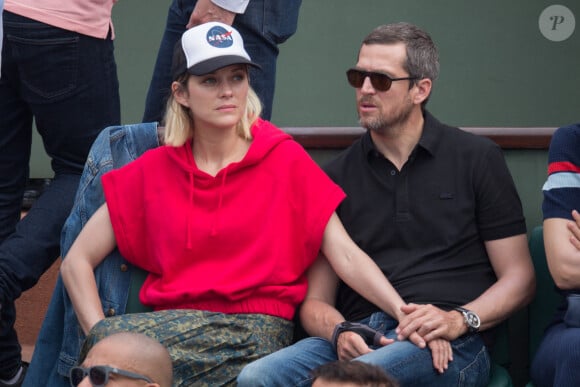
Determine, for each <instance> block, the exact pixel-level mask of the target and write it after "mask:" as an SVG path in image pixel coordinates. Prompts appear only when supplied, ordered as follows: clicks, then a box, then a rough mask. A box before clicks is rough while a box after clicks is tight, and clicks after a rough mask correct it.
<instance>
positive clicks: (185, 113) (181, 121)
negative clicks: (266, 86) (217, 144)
mask: <svg viewBox="0 0 580 387" xmlns="http://www.w3.org/2000/svg"><path fill="white" fill-rule="evenodd" d="M189 77H190V75H189V74H188V73H184V74H183V75H181V76H180V77H178V78H177V79H176V82H179V83H180V87H186V85H187V80H188V79H189ZM261 113H262V103H261V102H260V98H258V95H257V94H256V92H255V91H254V90H253V89H252V87H250V88H249V89H248V96H247V98H246V109H245V111H244V114H243V115H242V119H241V120H240V121H239V122H238V123H237V125H236V132H237V134H238V135H239V136H240V137H241V138H243V139H245V140H251V139H252V132H251V127H252V125H253V124H254V122H255V121H256V119H257V118H258V117H259V116H260V114H261ZM164 121H165V138H164V140H165V144H166V145H170V146H175V147H179V146H182V145H183V144H185V143H186V142H187V141H188V140H189V139H191V138H192V137H193V131H194V130H195V128H194V125H193V117H192V113H191V110H190V109H189V108H187V107H185V106H183V105H181V104H180V103H178V102H177V101H176V100H175V97H174V95H173V94H172V95H171V96H170V97H169V100H168V101H167V109H166V112H165V120H164Z"/></svg>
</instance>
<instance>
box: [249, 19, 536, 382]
mask: <svg viewBox="0 0 580 387" xmlns="http://www.w3.org/2000/svg"><path fill="white" fill-rule="evenodd" d="M438 70H439V61H438V53H437V49H436V47H435V44H434V43H433V41H432V40H431V38H430V36H429V35H428V34H427V33H425V32H424V31H422V30H421V29H419V28H418V27H416V26H414V25H411V24H407V23H397V24H390V25H386V26H380V27H378V28H376V29H375V30H373V31H372V32H371V33H370V34H369V35H368V36H367V37H366V38H365V39H364V41H363V44H362V46H361V49H360V51H359V56H358V62H357V64H356V66H355V67H354V68H353V69H351V70H349V71H348V72H347V76H348V80H349V83H350V84H351V85H352V86H353V87H354V88H355V90H356V102H357V109H358V114H359V118H360V124H361V126H363V127H365V128H366V129H367V133H366V134H365V135H364V136H363V137H362V138H361V139H360V140H358V141H357V142H356V143H354V144H353V145H352V146H351V147H350V148H349V149H347V150H346V151H345V152H343V153H342V154H341V155H340V156H339V157H338V158H337V159H336V160H334V161H333V162H331V163H330V164H329V165H328V166H327V168H326V171H327V172H328V173H329V175H330V176H331V177H332V178H333V179H334V180H335V181H336V182H337V183H338V184H339V185H341V186H342V188H343V189H344V190H345V192H346V193H347V199H346V200H345V201H344V202H343V203H342V204H341V205H340V207H339V210H338V214H339V216H340V217H341V220H342V222H343V223H344V225H345V227H346V229H347V231H348V232H349V234H350V235H351V237H352V238H353V240H354V241H355V242H356V243H358V245H359V246H360V247H361V248H362V249H363V250H365V251H366V252H367V253H368V254H369V255H370V256H371V257H372V258H373V259H374V260H375V261H376V262H377V264H378V265H379V266H380V267H381V269H382V270H383V272H384V273H385V275H386V276H387V278H388V279H389V280H390V281H391V283H392V285H393V286H394V288H395V289H396V290H397V292H398V293H399V295H400V296H401V297H402V298H403V300H405V302H406V303H407V304H406V305H404V306H402V307H401V311H400V313H399V314H398V315H397V316H389V315H388V314H386V313H384V312H382V311H381V310H379V309H378V308H377V307H375V306H374V305H372V304H370V303H369V302H367V301H366V300H364V299H363V298H361V297H360V296H359V295H358V294H356V293H354V292H353V291H352V290H351V289H349V288H348V287H347V286H345V284H343V283H340V284H339V283H338V281H337V279H336V275H335V274H334V273H333V272H332V270H330V269H329V266H328V264H327V263H326V262H324V261H323V260H321V261H319V262H317V264H315V265H314V266H313V267H312V269H311V270H310V273H309V284H310V287H309V291H308V295H307V298H306V300H305V301H304V304H303V306H302V308H301V311H300V321H301V323H302V325H303V327H304V328H305V330H306V332H307V333H308V334H310V335H311V336H317V337H311V338H307V339H304V340H302V341H299V342H298V343H296V344H294V345H293V346H291V347H288V348H285V349H283V350H281V351H279V352H277V353H274V354H272V355H269V356H267V357H265V358H262V359H260V360H258V361H257V362H255V363H252V364H250V365H248V366H247V367H246V368H245V369H244V370H243V371H242V373H241V374H240V377H239V380H238V381H239V385H240V386H246V385H250V384H253V385H268V386H274V385H285V386H289V385H302V384H306V385H307V384H308V383H309V382H310V377H309V376H308V374H309V371H310V370H311V369H312V368H314V367H316V366H319V365H320V364H324V363H327V362H330V361H335V360H336V359H337V358H338V359H341V360H351V359H356V360H360V361H363V362H367V363H372V364H377V365H380V366H381V367H382V368H383V369H384V370H385V371H386V372H387V373H389V374H390V375H392V376H393V377H394V378H395V379H397V380H398V382H399V383H400V384H401V385H402V386H419V385H420V386H429V385H433V386H441V385H445V386H451V385H458V384H459V382H460V380H461V381H462V383H463V385H469V386H485V385H486V384H487V383H488V379H489V370H490V359H489V351H488V348H489V346H491V345H492V343H493V336H494V335H493V327H494V326H496V325H497V324H498V323H500V322H501V321H503V320H505V319H506V318H507V317H508V316H509V315H510V314H512V313H513V312H514V311H516V310H517V309H519V308H521V307H523V306H524V305H526V304H527V303H528V302H529V301H530V300H531V298H532V297H533V294H534V286H535V278H534V271H533V266H532V262H531V258H530V254H529V251H528V246H527V237H526V227H525V222H524V217H523V214H522V208H521V203H520V200H519V197H518V194H517V192H516V189H515V186H514V183H513V181H512V178H511V176H510V174H509V171H508V169H507V166H506V164H505V161H504V159H503V155H502V152H501V149H500V148H499V147H498V146H496V145H495V144H493V143H492V142H491V141H489V140H488V139H486V138H483V137H479V136H475V135H472V134H469V133H466V132H463V131H461V130H459V129H457V128H452V127H449V126H446V125H444V124H441V123H440V122H439V121H437V120H436V119H435V118H434V117H433V116H432V115H431V114H430V113H429V112H428V111H426V110H425V104H426V103H427V100H428V98H429V95H430V93H431V90H432V87H433V82H434V80H435V79H436V78H437V75H438ZM337 286H338V287H337ZM345 320H346V321H348V323H347V322H345ZM352 322H356V323H360V324H363V325H362V326H358V325H356V324H355V325H353V324H352ZM365 327H366V328H368V327H370V328H372V329H376V330H379V331H380V332H383V333H384V335H385V336H386V337H387V338H391V339H397V341H395V342H394V343H392V344H389V343H385V342H384V341H383V342H382V343H381V344H380V345H379V346H375V345H371V346H369V344H367V342H366V341H365V339H364V338H365V337H369V335H368V332H367V331H368V329H366V330H365V329H364V328H365ZM409 338H410V339H409ZM368 342H372V340H368ZM442 342H443V343H444V344H443V345H442V344H441V343H442ZM449 345H450V346H451V349H452V352H451V353H450V352H449V350H450V348H449ZM268 370H274V371H268Z"/></svg>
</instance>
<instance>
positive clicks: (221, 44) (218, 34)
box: [171, 22, 260, 79]
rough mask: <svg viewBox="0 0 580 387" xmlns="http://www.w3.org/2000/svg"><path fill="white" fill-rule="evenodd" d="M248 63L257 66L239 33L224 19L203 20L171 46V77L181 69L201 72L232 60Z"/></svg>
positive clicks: (193, 72)
mask: <svg viewBox="0 0 580 387" xmlns="http://www.w3.org/2000/svg"><path fill="white" fill-rule="evenodd" d="M238 63H240V64H248V65H251V66H254V67H257V68H260V66H259V65H257V64H256V63H254V62H252V59H251V58H250V55H248V53H247V52H246V50H245V49H244V41H243V40H242V36H241V35H240V33H239V32H238V31H237V30H236V29H235V28H233V27H232V26H229V25H227V24H224V23H219V22H209V23H204V24H201V25H198V26H195V27H193V28H190V29H189V30H187V31H185V32H184V33H183V35H182V36H181V39H180V41H179V42H178V43H177V45H176V47H175V52H174V55H173V65H172V71H171V73H172V74H173V79H176V78H177V77H178V76H180V75H181V74H183V73H184V72H186V71H187V72H188V73H190V74H192V75H204V74H208V73H211V72H213V71H215V70H218V69H220V68H222V67H225V66H229V65H232V64H238Z"/></svg>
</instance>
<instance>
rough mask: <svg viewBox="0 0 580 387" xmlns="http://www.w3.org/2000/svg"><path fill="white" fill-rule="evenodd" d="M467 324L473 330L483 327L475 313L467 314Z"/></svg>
mask: <svg viewBox="0 0 580 387" xmlns="http://www.w3.org/2000/svg"><path fill="white" fill-rule="evenodd" d="M465 322H466V323H467V325H469V326H470V327H471V328H473V329H477V328H479V326H480V325H481V321H479V316H477V315H476V314H475V313H473V312H471V311H469V312H465Z"/></svg>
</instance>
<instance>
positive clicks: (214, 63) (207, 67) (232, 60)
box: [187, 55, 261, 76]
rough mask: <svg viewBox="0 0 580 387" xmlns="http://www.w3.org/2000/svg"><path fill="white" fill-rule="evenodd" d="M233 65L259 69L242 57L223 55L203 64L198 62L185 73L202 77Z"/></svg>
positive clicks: (256, 65)
mask: <svg viewBox="0 0 580 387" xmlns="http://www.w3.org/2000/svg"><path fill="white" fill-rule="evenodd" d="M234 64H247V65H250V66H253V67H256V68H259V69H260V68H261V67H260V66H259V65H258V64H256V63H254V62H252V61H251V60H248V59H246V58H244V57H242V56H238V55H224V56H219V57H217V58H211V59H208V60H204V61H203V62H199V63H197V64H196V65H194V66H192V67H190V68H188V69H187V72H188V73H190V74H191V75H197V76H199V75H204V74H209V73H211V72H214V71H216V70H219V69H221V68H222V67H226V66H229V65H234Z"/></svg>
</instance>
